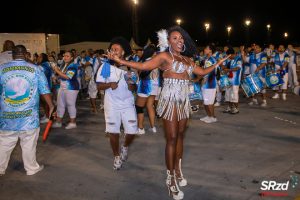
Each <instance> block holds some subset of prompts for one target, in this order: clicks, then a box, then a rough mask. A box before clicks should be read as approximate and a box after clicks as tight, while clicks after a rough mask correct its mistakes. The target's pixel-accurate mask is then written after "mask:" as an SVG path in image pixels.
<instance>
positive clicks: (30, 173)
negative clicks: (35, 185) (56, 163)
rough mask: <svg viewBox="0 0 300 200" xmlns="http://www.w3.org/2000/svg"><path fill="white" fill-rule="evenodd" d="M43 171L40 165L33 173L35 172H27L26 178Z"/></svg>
mask: <svg viewBox="0 0 300 200" xmlns="http://www.w3.org/2000/svg"><path fill="white" fill-rule="evenodd" d="M43 169H44V165H40V167H39V168H38V169H37V170H36V171H35V172H27V173H26V174H27V176H31V175H34V174H36V173H38V172H40V171H42V170H43Z"/></svg>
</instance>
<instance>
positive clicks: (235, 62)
mask: <svg viewBox="0 0 300 200" xmlns="http://www.w3.org/2000/svg"><path fill="white" fill-rule="evenodd" d="M242 64H243V63H242V59H241V57H239V56H236V57H235V58H234V59H232V60H230V59H227V60H225V61H224V65H225V66H228V69H233V68H236V67H238V68H239V69H238V70H237V71H231V73H232V76H231V77H229V80H230V81H231V84H232V85H234V86H239V85H240V83H241V74H242Z"/></svg>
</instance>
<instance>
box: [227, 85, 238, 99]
mask: <svg viewBox="0 0 300 200" xmlns="http://www.w3.org/2000/svg"><path fill="white" fill-rule="evenodd" d="M225 101H226V102H231V103H238V102H239V86H238V85H233V86H231V87H230V88H226V92H225Z"/></svg>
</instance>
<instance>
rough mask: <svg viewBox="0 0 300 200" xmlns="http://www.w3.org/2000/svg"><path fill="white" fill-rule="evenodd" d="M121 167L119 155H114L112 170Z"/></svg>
mask: <svg viewBox="0 0 300 200" xmlns="http://www.w3.org/2000/svg"><path fill="white" fill-rule="evenodd" d="M121 167H122V160H121V159H120V156H115V159H114V167H113V169H114V170H119V169H121Z"/></svg>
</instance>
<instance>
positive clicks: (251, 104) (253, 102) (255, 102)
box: [248, 99, 258, 106]
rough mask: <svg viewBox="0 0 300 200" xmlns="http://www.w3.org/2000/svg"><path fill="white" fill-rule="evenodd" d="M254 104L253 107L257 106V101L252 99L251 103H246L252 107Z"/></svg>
mask: <svg viewBox="0 0 300 200" xmlns="http://www.w3.org/2000/svg"><path fill="white" fill-rule="evenodd" d="M254 104H255V105H258V101H257V99H252V101H250V102H249V103H248V105H249V106H253V105H254Z"/></svg>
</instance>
